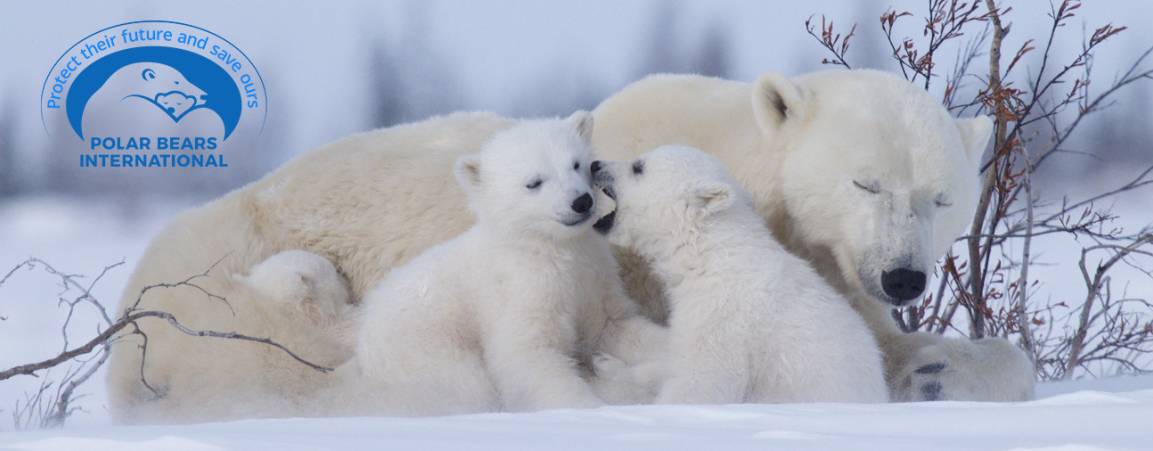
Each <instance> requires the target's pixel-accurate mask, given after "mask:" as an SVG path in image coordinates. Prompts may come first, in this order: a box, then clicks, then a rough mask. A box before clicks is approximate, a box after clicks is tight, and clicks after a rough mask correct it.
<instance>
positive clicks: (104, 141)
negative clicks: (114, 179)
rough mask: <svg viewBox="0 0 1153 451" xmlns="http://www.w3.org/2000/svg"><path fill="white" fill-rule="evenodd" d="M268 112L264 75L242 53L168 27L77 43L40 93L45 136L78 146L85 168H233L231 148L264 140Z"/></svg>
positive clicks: (104, 33)
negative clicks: (228, 145) (73, 141)
mask: <svg viewBox="0 0 1153 451" xmlns="http://www.w3.org/2000/svg"><path fill="white" fill-rule="evenodd" d="M267 105H268V96H267V93H266V92H265V88H264V81H263V79H262V78H261V77H260V71H259V70H257V69H256V65H254V64H253V63H252V60H250V59H248V56H247V55H245V54H244V52H243V51H241V50H240V49H239V48H237V47H236V46H235V45H233V44H232V43H231V42H229V41H228V40H227V39H225V38H223V37H221V36H220V35H217V34H216V33H213V32H211V31H208V30H205V29H203V28H200V27H197V26H194V25H189V24H185V23H180V22H173V21H167V20H141V21H135V22H127V23H122V24H119V25H113V26H111V27H108V28H105V29H102V30H100V31H97V32H95V33H92V34H90V35H88V36H87V37H85V38H84V39H81V40H80V42H77V43H76V44H74V45H73V46H72V47H70V48H69V49H68V50H67V51H65V52H64V54H63V55H61V56H60V58H59V59H57V60H56V63H55V64H53V66H52V69H51V70H50V71H49V72H48V75H47V76H46V77H45V78H44V85H43V87H42V88H41V94H40V115H41V120H42V121H43V122H44V128H45V130H47V131H48V133H49V134H58V133H63V134H67V135H71V136H75V137H76V138H77V139H78V141H77V144H78V145H79V146H78V147H79V148H80V149H81V151H80V158H79V164H80V166H81V167H145V168H147V167H177V168H203V167H211V168H220V167H228V160H227V152H226V151H225V147H226V145H225V143H226V142H228V141H229V140H232V141H234V142H235V141H237V140H238V139H237V136H242V135H248V136H249V137H250V138H255V136H256V135H259V134H260V132H261V130H262V129H263V128H264V122H265V118H266V115H267ZM242 140H243V139H242ZM248 142H251V140H248Z"/></svg>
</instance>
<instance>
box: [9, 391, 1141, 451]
mask: <svg viewBox="0 0 1153 451" xmlns="http://www.w3.org/2000/svg"><path fill="white" fill-rule="evenodd" d="M1106 381H1108V383H1105V384H1101V385H1102V387H1105V388H1103V389H1104V390H1110V389H1121V388H1124V389H1125V390H1124V391H1118V392H1109V391H1073V392H1067V393H1060V394H1053V395H1051V396H1049V397H1046V398H1042V399H1039V400H1036V401H1031V402H1025V403H973V402H933V403H909V404H872V405H865V404H855V405H854V404H780V405H731V406H616V407H603V408H600V409H591V410H554V411H545V412H536V413H517V414H505V413H494V414H481V415H462V416H452V417H432V418H294V419H270V420H246V421H236V422H229V423H210V424H198V425H188V426H101V427H96V426H85V427H76V428H67V429H64V430H62V431H58V430H48V431H31V432H17V433H9V434H6V435H0V449H5V450H7V449H12V450H37V451H55V450H88V449H92V450H104V449H108V450H113V449H115V450H170V449H178V450H196V451H199V450H232V449H236V450H321V449H340V450H356V449H421V450H457V449H478V450H490V449H491V450H508V449H541V448H548V449H558V450H565V449H573V450H585V449H661V450H682V449H683V450H700V449H734V450H740V449H756V450H771V449H788V450H799V449H839V450H855V449H870V450H871V449H884V450H887V451H898V450H925V449H942V450H954V449H955V450H984V449H988V450H1010V449H1012V450H1062V451H1065V450H1068V451H1072V450H1131V449H1149V448H1150V447H1153V377H1134V378H1124V379H1121V378H1119V379H1114V380H1106ZM1097 382H1101V381H1097ZM1091 385H1092V384H1091ZM1091 385H1090V386H1091ZM1080 387H1081V386H1080V385H1078V386H1076V387H1075V386H1073V385H1069V384H1054V385H1047V386H1044V387H1042V392H1049V393H1057V392H1060V391H1061V390H1062V389H1066V388H1078V389H1079V388H1080Z"/></svg>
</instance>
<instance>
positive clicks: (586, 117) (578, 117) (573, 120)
mask: <svg viewBox="0 0 1153 451" xmlns="http://www.w3.org/2000/svg"><path fill="white" fill-rule="evenodd" d="M565 121H566V122H568V123H569V125H571V126H572V127H573V128H574V129H576V131H577V134H578V135H580V137H581V139H582V140H584V142H586V143H591V142H593V115H592V114H590V113H589V112H588V111H584V110H580V111H577V112H575V113H573V114H572V115H571V116H569V117H568V119H565Z"/></svg>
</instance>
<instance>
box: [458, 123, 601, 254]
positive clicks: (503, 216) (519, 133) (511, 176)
mask: <svg viewBox="0 0 1153 451" xmlns="http://www.w3.org/2000/svg"><path fill="white" fill-rule="evenodd" d="M592 127H593V119H592V116H591V115H589V114H588V113H587V112H584V111H578V112H576V113H574V114H573V115H572V116H570V117H568V118H567V119H548V120H528V121H523V122H521V123H519V124H517V125H515V126H513V127H511V128H509V129H507V130H504V131H501V132H499V133H497V134H495V135H493V137H492V138H491V139H490V140H489V141H488V142H487V143H486V144H485V145H484V147H483V148H481V150H480V152H477V153H475V154H470V155H465V156H462V157H460V158H459V159H457V161H456V167H455V173H456V179H457V182H458V183H459V184H460V186H461V187H462V188H464V191H465V193H466V194H467V195H468V199H469V207H470V208H471V209H472V210H473V212H474V213H476V215H477V221H478V222H483V223H486V224H487V225H489V226H492V227H494V228H496V229H498V230H501V231H502V232H505V233H510V234H520V235H523V234H531V235H534V236H542V235H543V236H547V237H562V238H563V237H572V236H576V235H578V234H580V233H582V232H583V231H586V230H587V229H588V228H589V226H591V224H592V221H590V220H589V219H590V218H591V216H592V215H593V212H594V208H593V207H594V198H593V196H592V192H591V183H590V171H589V165H590V162H591V160H592V149H591V145H590V144H589V142H590V138H591V136H592Z"/></svg>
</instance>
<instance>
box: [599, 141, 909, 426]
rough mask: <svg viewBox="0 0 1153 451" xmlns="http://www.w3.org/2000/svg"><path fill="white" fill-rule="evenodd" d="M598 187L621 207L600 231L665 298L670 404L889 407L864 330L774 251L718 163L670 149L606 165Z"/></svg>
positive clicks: (806, 270)
mask: <svg viewBox="0 0 1153 451" xmlns="http://www.w3.org/2000/svg"><path fill="white" fill-rule="evenodd" d="M593 177H594V179H595V183H596V185H597V186H598V187H600V188H603V189H604V190H605V191H606V193H608V194H609V196H610V197H613V198H614V199H615V200H616V209H615V210H614V212H613V213H610V214H609V216H606V218H611V219H609V220H608V221H607V222H608V224H604V223H602V225H601V227H600V229H601V230H604V231H606V233H607V235H608V237H609V240H610V241H612V243H613V244H615V245H618V246H621V247H622V248H624V249H628V250H630V251H633V252H635V253H636V254H638V255H639V256H640V257H641V258H643V259H644V260H645V261H647V262H649V263H650V265H651V268H652V270H653V273H654V274H655V276H656V277H657V279H659V280H660V282H661V283H662V284H663V286H664V290H665V293H666V300H667V302H668V308H669V318H668V322H669V334H670V339H669V344H668V348H667V349H666V350H665V351H664V353H665V355H664V357H663V359H662V360H664V362H663V364H664V366H665V367H666V368H665V371H666V373H667V380H665V381H663V383H662V384H661V386H660V390H659V395H658V397H657V398H656V401H657V402H658V403H664V404H670V403H671V404H731V403H744V402H753V403H765V402H812V401H836V402H885V401H887V400H888V390H887V388H886V386H885V379H884V373H883V371H882V368H881V354H880V352H879V350H878V349H877V345H876V342H874V341H873V338H872V335H871V334H870V333H869V329H868V328H867V327H866V326H865V323H864V321H863V320H862V319H861V317H860V316H859V315H856V314H855V313H854V312H853V310H852V308H851V307H850V306H849V303H848V302H847V301H846V300H845V299H843V298H842V297H841V296H840V295H838V294H837V293H836V292H835V291H834V290H833V289H832V288H831V287H829V285H828V284H827V283H825V281H824V280H822V279H821V277H820V276H819V275H818V274H817V272H816V271H815V270H813V269H812V267H810V266H809V264H808V263H806V262H805V261H803V260H801V259H800V258H798V257H796V256H793V255H792V254H790V253H788V252H787V251H785V249H784V248H783V247H781V245H780V244H779V243H777V242H776V240H775V239H773V237H772V235H771V234H770V233H769V230H768V229H767V228H766V227H765V224H764V220H763V219H761V217H760V216H758V215H757V212H756V211H755V210H754V209H753V204H752V200H751V199H750V198H749V195H748V193H746V192H745V191H744V190H743V189H742V188H740V186H739V184H738V183H737V182H736V181H735V180H733V179H732V178H731V177H730V176H729V175H728V173H727V172H726V171H725V168H724V166H723V165H722V164H721V162H720V161H718V160H717V159H716V158H715V157H712V156H709V155H707V154H705V153H702V152H701V151H699V150H696V149H693V148H690V147H684V146H675V145H668V146H662V147H660V148H657V149H656V150H653V151H651V152H648V153H645V154H644V155H641V156H640V157H638V158H636V159H635V160H632V161H625V162H600V161H598V162H594V163H593ZM658 365H659V364H658ZM602 368H603V367H599V368H598V371H600V370H601V369H602ZM605 376H607V375H605ZM613 377H619V376H613Z"/></svg>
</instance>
